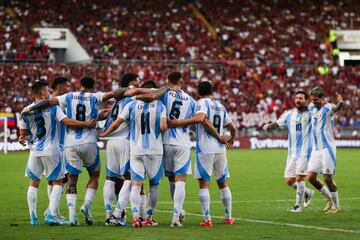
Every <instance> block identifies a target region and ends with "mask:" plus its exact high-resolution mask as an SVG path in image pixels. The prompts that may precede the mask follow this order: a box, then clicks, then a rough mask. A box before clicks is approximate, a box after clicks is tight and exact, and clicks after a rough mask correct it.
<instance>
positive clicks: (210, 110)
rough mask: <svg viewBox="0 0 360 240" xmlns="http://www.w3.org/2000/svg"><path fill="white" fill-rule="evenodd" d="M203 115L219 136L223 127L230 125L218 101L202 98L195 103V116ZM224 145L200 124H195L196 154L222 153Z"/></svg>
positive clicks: (227, 116) (224, 110)
mask: <svg viewBox="0 0 360 240" xmlns="http://www.w3.org/2000/svg"><path fill="white" fill-rule="evenodd" d="M198 113H204V114H205V115H206V118H207V119H208V120H209V121H210V122H211V123H212V124H213V126H214V128H215V129H216V130H217V132H218V133H219V134H220V135H223V132H224V126H226V125H228V124H229V123H231V122H232V121H231V119H230V116H229V114H228V112H227V111H226V109H225V107H224V106H223V105H222V104H221V103H220V102H218V101H216V100H212V99H210V98H202V99H200V100H199V101H198V102H197V105H196V114H198ZM225 151H226V147H225V144H223V143H221V142H220V141H218V140H217V139H216V138H214V137H213V136H212V135H211V134H210V133H209V132H208V131H206V129H205V128H204V127H203V125H201V124H196V152H197V153H202V154H211V153H223V152H225Z"/></svg>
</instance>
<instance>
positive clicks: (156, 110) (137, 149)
mask: <svg viewBox="0 0 360 240" xmlns="http://www.w3.org/2000/svg"><path fill="white" fill-rule="evenodd" d="M119 117H120V118H122V119H124V120H125V121H129V122H130V155H156V154H163V142H162V136H161V132H160V120H161V119H162V118H165V119H166V108H165V106H164V104H162V103H161V102H160V101H159V100H155V101H152V102H143V101H139V100H136V101H132V102H131V103H129V104H127V105H126V106H125V108H124V110H123V111H122V112H121V113H120V116H119Z"/></svg>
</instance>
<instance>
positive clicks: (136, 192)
mask: <svg viewBox="0 0 360 240" xmlns="http://www.w3.org/2000/svg"><path fill="white" fill-rule="evenodd" d="M140 191H141V187H140V186H134V185H132V186H131V192H130V203H131V210H132V213H133V218H136V217H139V210H140V202H141V198H140Z"/></svg>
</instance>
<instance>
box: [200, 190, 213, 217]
mask: <svg viewBox="0 0 360 240" xmlns="http://www.w3.org/2000/svg"><path fill="white" fill-rule="evenodd" d="M199 200H200V204H201V208H202V211H203V214H204V218H205V221H207V220H209V219H211V217H210V194H209V189H207V188H200V191H199Z"/></svg>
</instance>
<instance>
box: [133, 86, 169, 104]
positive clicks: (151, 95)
mask: <svg viewBox="0 0 360 240" xmlns="http://www.w3.org/2000/svg"><path fill="white" fill-rule="evenodd" d="M167 90H169V86H168V85H165V86H162V87H161V88H159V89H157V90H152V91H151V92H148V93H145V94H140V95H138V96H136V97H135V98H136V99H137V100H141V101H147V102H151V101H154V100H156V99H159V98H160V97H161V96H162V95H163V94H164V93H165V92H166V91H167Z"/></svg>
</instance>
